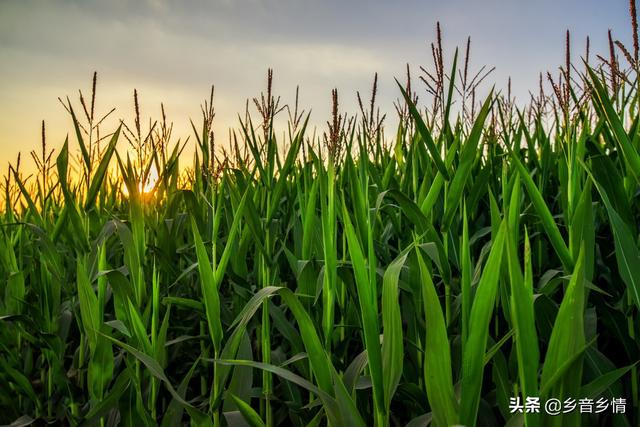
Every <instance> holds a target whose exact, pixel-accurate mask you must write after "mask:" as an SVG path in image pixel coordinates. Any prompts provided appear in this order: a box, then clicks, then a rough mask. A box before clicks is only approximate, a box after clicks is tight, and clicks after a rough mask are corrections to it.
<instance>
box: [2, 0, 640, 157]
mask: <svg viewBox="0 0 640 427" xmlns="http://www.w3.org/2000/svg"><path fill="white" fill-rule="evenodd" d="M436 21H440V22H441V25H442V28H443V36H444V45H445V61H447V62H448V63H450V61H451V59H452V55H453V50H454V49H455V46H460V47H461V48H462V47H463V46H464V44H465V42H466V37H467V36H468V35H470V36H471V40H472V52H471V70H477V69H479V68H480V67H481V66H482V65H485V64H487V65H489V66H496V71H495V72H494V74H493V75H492V77H491V78H490V79H488V84H494V83H495V84H496V87H497V88H504V87H506V81H507V78H508V77H509V76H511V77H512V80H513V92H514V93H515V95H516V97H517V98H518V99H519V100H520V101H524V100H526V99H527V93H528V90H529V89H535V88H537V84H538V74H539V73H540V72H546V71H547V70H551V71H555V70H557V67H558V65H560V64H561V63H562V62H563V60H564V34H565V31H566V30H567V29H569V30H570V31H571V39H572V45H573V55H572V58H573V60H574V61H576V62H577V61H579V55H583V52H584V44H585V43H584V41H585V38H586V36H587V35H590V36H591V41H592V42H591V45H592V51H595V52H606V51H607V45H606V40H607V39H606V36H607V29H609V28H610V29H612V31H613V34H614V37H615V38H616V39H620V40H621V41H623V42H624V43H625V44H626V43H628V42H629V40H630V33H631V31H630V24H629V16H628V2H627V1H624V0H612V1H603V0H600V1H596V0H582V1H576V0H555V1H551V0H538V1H525V0H512V1H507V0H487V1H468V0H467V1H462V0H451V1H447V2H445V1H432V0H423V1H387V2H383V1H361V0H358V1H348V0H345V1H334V0H329V1H310V0H299V1H294V0H273V1H267V0H236V1H233V0H210V1H204V0H195V1H184V2H180V1H170V0H145V1H136V2H133V1H125V0H114V1H109V2H98V1H80V0H78V1H32V0H22V1H18V0H15V1H14V0H0V167H2V168H4V166H2V165H3V164H6V161H8V160H9V159H14V158H15V156H17V153H18V151H23V154H26V153H27V152H28V151H30V150H31V149H34V148H36V147H37V146H38V143H39V131H40V130H39V126H40V125H39V123H40V121H41V120H43V119H44V120H46V122H47V128H48V139H49V141H51V143H52V144H53V145H54V146H60V145H61V143H62V141H63V139H64V137H65V135H66V134H67V132H69V131H70V130H71V123H70V119H69V117H68V116H67V114H66V112H65V111H64V109H63V108H62V106H61V105H60V104H59V103H58V101H57V97H58V96H60V97H64V96H66V95H69V96H71V97H72V98H73V97H76V96H77V91H78V89H83V90H84V91H85V92H86V91H88V90H89V88H90V79H91V75H92V73H93V71H94V70H97V71H98V75H99V84H98V100H97V108H98V111H99V112H106V111H108V110H110V109H111V107H116V108H117V110H116V117H122V118H125V120H130V118H131V112H132V110H133V101H132V92H133V89H134V88H137V89H138V91H139V93H140V96H141V101H142V104H141V105H142V114H143V117H149V116H152V117H157V116H158V115H159V111H160V108H159V104H160V102H161V101H162V102H164V103H165V106H166V109H167V113H168V115H169V118H170V119H171V120H173V121H174V122H175V130H174V132H175V134H176V136H186V135H187V134H188V133H189V125H188V123H189V121H188V120H189V118H190V117H191V118H194V119H198V118H199V114H200V113H199V111H200V109H199V105H200V103H201V102H202V100H204V98H205V97H207V96H208V90H209V87H210V85H211V84H214V85H215V86H216V97H215V106H216V112H217V115H216V121H215V123H216V125H215V129H216V131H217V132H218V135H221V136H220V137H221V138H223V140H226V134H227V131H226V129H227V128H228V127H229V126H236V124H237V119H236V118H237V114H238V113H240V112H242V111H243V110H244V105H245V102H246V100H247V99H249V98H252V97H254V96H257V95H258V94H259V93H260V90H261V89H262V88H263V87H264V82H265V76H266V70H267V68H268V67H272V68H274V89H275V91H276V93H277V94H279V95H281V96H282V102H284V103H287V102H288V103H291V102H292V101H293V99H294V95H295V88H296V85H300V101H301V105H302V106H303V107H304V108H306V109H307V110H309V109H311V110H312V121H313V123H315V124H317V125H318V126H322V123H324V122H325V120H326V119H327V118H328V116H329V111H330V106H329V100H330V91H331V89H332V88H334V87H337V88H338V89H339V92H340V100H341V106H342V108H344V109H345V110H348V111H351V112H354V113H355V112H356V102H355V99H356V98H355V93H356V91H357V90H359V91H361V92H364V93H368V91H369V88H370V86H371V82H372V78H373V74H374V73H375V72H378V73H379V79H380V81H379V86H380V93H379V94H380V97H379V100H380V105H381V107H382V109H383V110H384V111H386V112H389V113H392V112H393V105H392V102H393V100H394V99H396V98H397V96H398V95H399V94H398V90H397V88H396V87H395V83H394V81H393V78H394V77H398V78H402V77H403V75H404V69H405V64H406V63H409V64H410V65H411V67H412V69H413V71H414V77H417V75H418V71H419V70H418V67H419V66H420V65H425V66H429V65H430V64H431V60H430V57H431V54H430V50H429V43H430V42H431V41H433V40H434V38H435V24H436ZM415 87H416V88H417V89H418V92H419V93H421V94H422V95H423V97H426V94H425V93H424V88H423V86H421V85H419V84H417V83H416V85H415Z"/></svg>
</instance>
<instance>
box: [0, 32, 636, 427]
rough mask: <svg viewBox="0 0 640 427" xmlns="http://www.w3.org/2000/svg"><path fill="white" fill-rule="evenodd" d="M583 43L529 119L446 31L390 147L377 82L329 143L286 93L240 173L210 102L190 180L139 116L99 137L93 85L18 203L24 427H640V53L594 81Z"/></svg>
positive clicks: (11, 288) (15, 407)
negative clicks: (591, 404)
mask: <svg viewBox="0 0 640 427" xmlns="http://www.w3.org/2000/svg"><path fill="white" fill-rule="evenodd" d="M568 40H569V34H567V46H566V50H567V63H566V64H564V65H563V67H561V70H560V77H559V78H558V77H556V78H553V77H552V76H551V75H550V74H549V75H548V77H546V78H543V77H542V76H541V85H540V93H539V94H537V95H535V96H532V99H531V101H530V102H529V103H528V104H527V105H526V106H519V105H516V104H515V103H514V102H513V99H512V97H511V94H510V91H508V92H502V91H499V90H497V89H494V90H487V91H486V92H487V93H488V94H489V95H488V96H487V97H486V98H483V99H476V96H477V93H479V92H480V89H478V90H477V91H476V88H477V87H478V85H479V84H480V83H481V81H482V80H483V79H484V77H486V76H487V74H488V73H485V72H484V71H483V70H482V69H481V71H480V72H478V74H477V75H475V77H474V78H471V73H470V71H469V70H468V56H469V44H467V49H466V58H464V60H460V61H459V60H458V59H459V58H458V52H457V51H456V53H455V54H454V55H451V57H450V58H448V59H450V62H449V63H448V64H445V61H444V60H443V58H442V57H443V52H442V47H441V42H440V31H439V29H438V42H437V43H436V44H435V45H434V46H433V52H434V64H435V68H434V70H432V71H429V72H428V71H426V70H424V74H423V76H422V78H421V80H422V82H423V83H420V82H418V83H416V82H415V81H414V82H412V81H411V78H410V75H411V74H410V73H409V70H407V71H408V72H407V79H406V82H402V83H398V85H397V93H398V98H399V99H398V102H397V103H396V110H397V118H398V125H397V127H396V128H394V129H392V130H391V131H388V130H387V129H390V125H387V126H386V127H385V124H386V123H389V122H388V121H386V122H385V119H386V117H385V116H384V115H381V114H380V112H379V109H378V108H377V106H376V99H375V97H376V84H377V77H376V79H375V80H374V85H373V90H372V93H371V100H370V102H368V103H367V102H363V101H362V99H361V97H360V94H358V100H359V104H360V110H361V111H360V112H359V113H358V114H357V115H355V116H350V115H347V114H345V113H343V112H341V111H340V105H339V98H338V93H337V91H334V92H333V93H332V98H331V109H329V108H327V110H328V111H330V115H329V120H328V121H327V123H326V126H325V127H324V128H323V129H321V130H319V131H318V132H315V131H313V129H312V128H311V126H310V125H309V114H307V113H305V112H304V111H301V110H299V108H298V104H297V96H296V104H295V108H294V107H293V106H291V107H290V106H285V107H282V106H281V105H280V102H279V98H278V97H277V96H276V95H274V94H273V89H272V79H273V77H272V73H271V71H269V74H268V79H267V89H266V91H265V93H263V94H261V96H260V97H259V98H257V99H255V106H254V105H250V107H251V108H248V109H247V112H246V114H245V115H244V116H242V117H240V125H239V128H238V129H237V130H236V131H234V132H232V133H231V137H230V142H229V144H228V145H227V146H225V147H223V146H222V145H221V144H219V143H217V139H219V138H216V135H214V133H213V131H212V123H213V120H214V116H215V111H214V107H213V104H214V100H213V91H212V93H211V97H210V98H209V99H208V100H207V101H206V102H205V103H204V105H203V107H202V118H201V119H202V120H201V123H193V135H192V140H191V141H192V142H194V145H195V147H196V150H195V153H194V154H193V157H191V156H187V155H186V154H185V152H184V147H185V143H186V141H184V140H182V141H181V140H178V141H176V140H175V138H173V137H172V135H171V125H170V124H169V123H168V122H167V119H166V117H164V113H163V117H162V118H161V119H160V120H159V121H157V122H154V123H150V126H149V129H148V131H147V130H146V129H143V128H144V124H143V123H142V120H141V118H140V113H139V109H138V95H137V92H136V94H135V105H136V118H135V122H134V123H133V124H131V125H127V124H126V123H124V122H123V123H121V124H120V126H119V127H118V128H117V129H115V130H113V129H111V130H109V131H108V132H102V135H101V134H100V129H101V125H102V127H103V128H104V124H103V122H102V120H101V118H100V117H98V115H96V113H95V110H96V108H95V102H96V96H95V94H96V78H95V75H94V80H93V88H92V91H91V96H89V97H87V98H86V99H85V98H84V97H83V96H82V94H81V95H80V100H79V103H78V102H76V103H74V102H71V101H70V100H68V99H67V100H65V101H63V104H64V106H65V108H66V109H67V110H68V112H69V114H70V118H71V123H72V128H71V136H70V137H69V138H68V140H67V141H65V142H64V144H63V145H61V148H58V149H57V150H56V151H55V153H54V152H53V151H52V150H50V149H49V148H48V147H47V144H46V140H45V128H44V123H43V129H42V131H43V137H42V138H43V141H42V152H41V153H36V152H33V153H32V157H33V159H34V161H35V162H36V166H37V172H36V173H34V174H33V175H30V176H28V177H25V176H24V174H23V172H22V171H21V168H20V161H18V162H14V163H13V164H12V165H11V166H10V167H9V169H8V171H7V173H6V175H5V178H4V183H3V186H2V190H3V193H4V194H3V198H4V201H5V206H4V209H3V210H4V212H3V213H2V219H1V220H0V221H1V222H0V408H2V410H1V411H0V423H4V424H10V425H16V426H18V425H19V426H26V425H30V424H33V425H43V424H45V423H49V424H56V425H58V424H61V425H82V426H89V425H99V426H112V425H127V426H128V425H131V426H142V425H144V426H152V425H162V426H176V425H195V426H216V427H217V426H236V425H250V426H265V425H266V426H274V425H291V426H324V425H329V426H364V425H373V426H410V427H414V426H424V425H434V426H448V425H466V426H474V425H485V426H502V425H509V426H523V425H524V426H527V427H530V426H547V425H550V426H551V425H552V426H579V425H587V426H596V425H615V426H631V425H640V412H639V411H640V408H639V406H638V402H639V396H638V382H639V379H640V377H639V375H638V365H637V363H638V361H639V358H640V356H639V355H640V336H639V335H640V323H639V320H638V319H639V317H638V310H639V309H640V246H639V238H638V237H639V234H638V233H639V230H638V225H639V220H640V200H639V198H640V191H639V190H640V125H639V114H638V112H639V107H640V96H639V95H640V92H638V80H637V79H638V75H639V74H638V66H639V64H638V47H637V43H636V44H635V47H634V48H633V49H631V50H632V52H629V51H628V50H627V49H626V48H625V47H624V46H623V45H622V44H621V43H615V42H614V41H613V40H612V39H611V34H610V42H611V46H612V48H611V52H612V53H611V57H610V58H608V59H605V58H601V57H600V58H599V60H598V61H597V62H596V61H594V60H593V59H592V60H591V61H589V60H588V58H587V60H586V61H585V62H582V61H575V63H572V62H571V55H570V46H569V43H568ZM616 52H617V53H620V55H618V54H616ZM574 56H575V55H574ZM618 56H620V58H618ZM587 57H588V53H587ZM624 61H626V62H624ZM623 63H624V64H627V63H628V64H629V65H628V66H624V65H623ZM403 80H404V79H403ZM414 80H415V79H414ZM543 81H548V82H546V83H545V85H543ZM412 83H413V84H412ZM418 84H424V85H426V87H427V96H428V97H429V101H431V100H432V101H433V102H432V103H431V102H429V103H425V102H423V100H422V99H420V100H419V99H418V96H417V86H418ZM483 84H485V85H486V84H487V83H486V81H485V82H484V83H483ZM543 86H546V87H547V91H546V92H545V89H544V88H543ZM549 87H550V90H549V89H548V88H549ZM547 92H548V93H547ZM421 93H422V90H421ZM421 96H422V95H421ZM426 104H428V106H427V105H426ZM254 107H255V109H254ZM163 111H164V110H163ZM251 111H254V113H253V114H251ZM255 111H257V115H256V113H255ZM287 113H288V115H289V118H288V124H287V128H286V130H285V132H282V133H280V132H277V131H276V130H275V128H274V118H275V117H276V116H278V115H280V116H281V115H285V114H287ZM256 117H257V119H256ZM385 131H386V133H385ZM76 153H77V156H76ZM526 397H539V398H540V401H541V402H544V401H545V400H547V399H551V398H555V399H559V400H560V401H562V402H565V403H566V401H567V400H569V401H570V400H571V399H574V400H575V401H578V400H580V399H592V400H593V401H598V400H599V399H605V400H607V401H611V400H612V399H618V398H623V399H625V400H626V406H625V411H624V413H623V414H620V413H618V414H614V413H612V412H611V410H607V411H600V413H596V411H595V410H594V411H593V413H591V414H581V413H578V412H577V410H576V411H571V412H567V413H561V414H559V415H557V416H548V415H545V414H544V413H542V412H541V411H539V412H536V411H531V412H529V411H515V412H514V411H513V408H512V404H513V401H514V399H515V398H519V399H521V400H522V401H525V398H526ZM12 423H13V424H12Z"/></svg>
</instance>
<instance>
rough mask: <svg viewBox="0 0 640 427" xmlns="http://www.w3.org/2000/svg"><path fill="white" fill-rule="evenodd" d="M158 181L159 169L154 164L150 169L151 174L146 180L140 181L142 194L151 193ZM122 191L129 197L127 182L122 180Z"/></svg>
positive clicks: (139, 186)
mask: <svg viewBox="0 0 640 427" xmlns="http://www.w3.org/2000/svg"><path fill="white" fill-rule="evenodd" d="M157 182H158V170H157V169H156V167H155V166H152V167H151V169H150V170H149V176H148V177H147V179H146V180H145V182H142V181H141V182H139V183H138V191H139V192H140V194H143V195H144V194H150V193H151V192H153V190H154V189H155V187H156V183H157ZM122 193H123V194H124V195H125V196H127V197H129V189H128V188H127V184H126V183H125V182H124V181H123V182H122Z"/></svg>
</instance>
